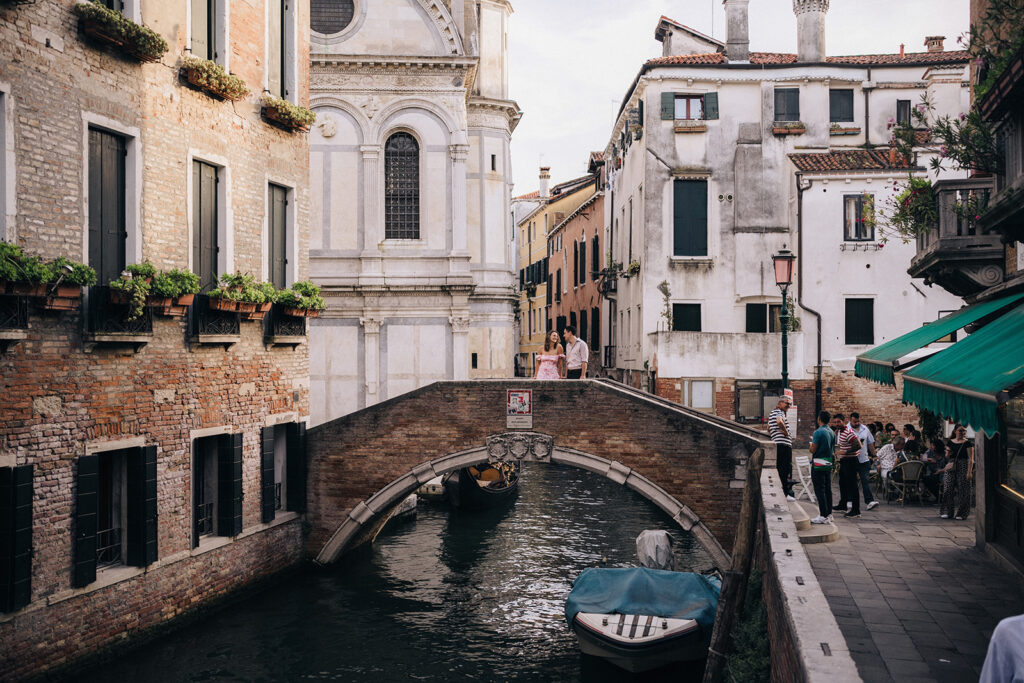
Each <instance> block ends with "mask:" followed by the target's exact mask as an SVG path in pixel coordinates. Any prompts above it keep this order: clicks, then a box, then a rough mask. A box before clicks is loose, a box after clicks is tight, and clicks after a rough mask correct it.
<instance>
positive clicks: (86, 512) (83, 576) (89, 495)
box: [71, 455, 100, 588]
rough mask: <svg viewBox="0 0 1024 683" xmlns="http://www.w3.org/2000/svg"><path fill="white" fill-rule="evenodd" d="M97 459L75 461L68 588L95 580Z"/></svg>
mask: <svg viewBox="0 0 1024 683" xmlns="http://www.w3.org/2000/svg"><path fill="white" fill-rule="evenodd" d="M99 460H100V459H99V456H96V455H83V456H81V457H80V458H78V466H77V471H76V472H75V507H74V517H75V523H74V534H75V537H74V547H73V555H72V558H73V559H72V561H73V562H74V568H73V571H72V576H71V584H72V585H73V586H75V587H76V588H81V587H82V586H88V585H89V584H90V583H92V582H93V581H95V580H96V515H97V507H98V502H97V501H98V498H99V491H98V486H99V464H100V463H99Z"/></svg>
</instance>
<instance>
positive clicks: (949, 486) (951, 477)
mask: <svg viewBox="0 0 1024 683" xmlns="http://www.w3.org/2000/svg"><path fill="white" fill-rule="evenodd" d="M946 457H947V458H948V459H949V460H948V464H947V465H946V470H947V471H946V485H945V487H944V488H943V489H942V504H941V505H940V506H939V517H941V518H942V519H949V517H950V516H951V515H952V516H953V519H959V520H963V519H967V515H968V514H969V513H970V512H971V479H972V478H973V477H974V446H973V445H972V444H971V442H970V441H968V440H967V429H966V428H965V427H964V426H963V425H961V424H958V425H956V426H955V427H953V438H951V439H950V440H949V442H948V443H947V444H946Z"/></svg>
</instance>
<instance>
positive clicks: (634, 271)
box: [622, 260, 640, 279]
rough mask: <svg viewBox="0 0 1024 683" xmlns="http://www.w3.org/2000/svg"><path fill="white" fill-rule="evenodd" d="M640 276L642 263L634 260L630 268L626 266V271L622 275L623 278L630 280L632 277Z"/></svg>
mask: <svg viewBox="0 0 1024 683" xmlns="http://www.w3.org/2000/svg"><path fill="white" fill-rule="evenodd" d="M639 274H640V262H639V261H637V260H633V261H630V262H629V265H628V266H626V271H625V272H624V273H623V274H622V277H624V278H627V279H628V278H631V277H636V276H637V275H639Z"/></svg>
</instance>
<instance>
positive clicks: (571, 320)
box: [569, 311, 580, 334]
mask: <svg viewBox="0 0 1024 683" xmlns="http://www.w3.org/2000/svg"><path fill="white" fill-rule="evenodd" d="M569 324H570V325H572V326H573V327H575V328H576V333H577V334H579V331H580V328H579V326H578V325H577V324H576V311H570V312H569Z"/></svg>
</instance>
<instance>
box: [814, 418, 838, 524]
mask: <svg viewBox="0 0 1024 683" xmlns="http://www.w3.org/2000/svg"><path fill="white" fill-rule="evenodd" d="M831 419H832V416H831V415H830V414H829V412H828V411H827V410H823V411H821V412H820V413H818V428H817V429H815V430H814V435H813V436H812V437H811V458H812V460H811V483H813V484H814V495H815V497H816V498H817V499H818V516H817V517H815V518H814V519H812V520H811V524H828V523H829V522H831V521H832V465H833V463H834V462H835V447H836V435H835V432H833V431H832V429H831V428H830V427H829V426H828V423H829V421H830V420H831Z"/></svg>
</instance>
